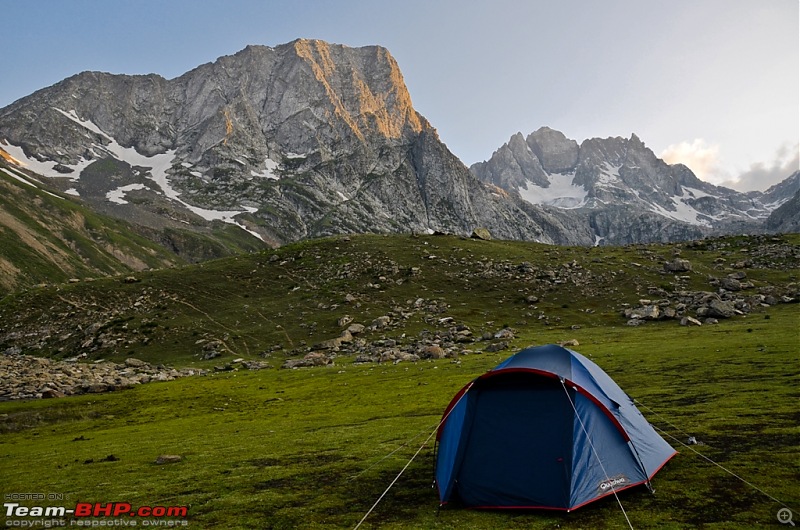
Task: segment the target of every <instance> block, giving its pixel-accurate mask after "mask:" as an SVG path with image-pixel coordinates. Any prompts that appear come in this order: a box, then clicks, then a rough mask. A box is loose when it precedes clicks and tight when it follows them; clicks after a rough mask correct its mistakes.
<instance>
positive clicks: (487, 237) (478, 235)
mask: <svg viewBox="0 0 800 530" xmlns="http://www.w3.org/2000/svg"><path fill="white" fill-rule="evenodd" d="M470 237H471V238H472V239H480V240H482V241H491V240H492V234H491V233H490V232H489V230H488V229H487V228H481V227H479V228H476V229H475V230H473V231H472V235H471V236H470Z"/></svg>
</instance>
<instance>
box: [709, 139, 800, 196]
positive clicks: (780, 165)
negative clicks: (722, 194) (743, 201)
mask: <svg viewBox="0 0 800 530" xmlns="http://www.w3.org/2000/svg"><path fill="white" fill-rule="evenodd" d="M798 169H800V144H795V145H791V144H784V145H782V146H781V147H780V148H779V149H778V150H777V151H776V152H775V157H774V158H773V160H772V161H771V162H767V163H764V162H758V163H755V164H751V165H750V169H748V170H747V171H745V172H744V173H742V174H740V175H739V176H738V177H735V178H733V179H730V180H728V181H725V182H723V183H722V185H723V186H727V187H729V188H734V189H737V190H739V191H753V190H760V191H763V190H766V189H767V188H769V187H770V186H773V185H775V184H777V183H779V182H780V181H782V180H784V179H785V178H786V177H788V176H789V175H791V174H792V173H794V172H795V171H798Z"/></svg>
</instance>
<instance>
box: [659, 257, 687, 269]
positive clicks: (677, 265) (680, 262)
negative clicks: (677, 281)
mask: <svg viewBox="0 0 800 530" xmlns="http://www.w3.org/2000/svg"><path fill="white" fill-rule="evenodd" d="M664 270H665V271H667V272H689V271H691V270H692V263H691V262H690V261H689V260H688V259H683V258H675V259H673V260H672V261H668V262H666V263H665V264H664Z"/></svg>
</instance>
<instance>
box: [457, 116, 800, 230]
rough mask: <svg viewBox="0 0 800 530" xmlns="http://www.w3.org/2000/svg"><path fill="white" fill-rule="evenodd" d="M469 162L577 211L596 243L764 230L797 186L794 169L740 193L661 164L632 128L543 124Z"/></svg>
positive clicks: (484, 176)
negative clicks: (764, 186) (627, 131)
mask: <svg viewBox="0 0 800 530" xmlns="http://www.w3.org/2000/svg"><path fill="white" fill-rule="evenodd" d="M470 170H471V171H472V173H473V174H474V175H475V176H476V177H478V178H479V179H480V180H481V181H483V182H485V183H488V184H494V185H496V186H498V187H500V188H502V189H504V190H505V191H506V192H508V193H509V194H510V195H513V196H517V197H520V198H521V199H523V200H525V201H527V202H529V203H531V204H536V205H547V206H551V207H554V208H558V209H560V210H561V211H564V212H569V214H570V215H571V216H572V217H573V218H574V219H582V220H583V222H584V223H585V224H587V225H588V226H590V227H591V230H592V232H593V236H594V243H603V244H625V243H634V242H641V241H675V240H688V239H695V238H699V237H703V236H706V235H710V234H724V233H735V232H758V231H763V230H764V229H765V221H766V219H767V217H769V215H770V213H771V212H772V211H773V210H774V209H775V208H777V207H778V206H779V205H780V204H782V203H784V202H786V201H787V200H789V198H790V197H791V196H792V194H794V193H795V192H796V191H797V190H798V189H800V179H798V177H797V174H795V175H793V176H791V177H789V178H788V179H786V180H785V181H784V182H782V183H781V184H778V185H777V186H773V187H772V188H770V189H769V190H767V191H766V192H763V193H760V192H751V193H748V194H744V193H739V192H736V191H734V190H730V189H727V188H723V187H719V186H714V185H712V184H709V183H707V182H703V181H701V180H700V179H698V178H697V177H696V176H695V175H694V173H692V172H691V170H689V168H687V167H686V166H684V165H682V164H676V165H669V164H667V163H666V162H664V161H663V160H661V159H659V158H658V157H657V156H656V155H655V154H654V153H653V152H652V151H651V150H650V149H648V148H647V147H646V146H645V144H644V143H643V142H642V141H641V140H640V139H639V138H638V137H637V136H636V135H635V134H634V135H632V136H631V137H630V138H627V139H626V138H620V137H617V138H606V139H600V138H592V139H589V140H586V141H584V142H583V143H581V144H580V145H579V144H578V143H577V142H576V141H575V140H571V139H569V138H567V137H566V136H565V135H564V134H563V133H561V132H559V131H555V130H553V129H550V128H547V127H544V128H541V129H539V130H537V131H536V132H534V133H532V134H530V135H529V136H528V137H527V138H525V137H523V135H522V134H521V133H517V134H515V135H514V136H512V137H511V139H510V140H509V141H508V143H506V144H505V145H503V146H502V147H501V148H500V149H498V150H497V151H496V152H495V153H494V154H493V155H492V157H491V158H490V159H489V160H488V161H485V162H480V163H477V164H474V165H473V166H472V167H471V168H470Z"/></svg>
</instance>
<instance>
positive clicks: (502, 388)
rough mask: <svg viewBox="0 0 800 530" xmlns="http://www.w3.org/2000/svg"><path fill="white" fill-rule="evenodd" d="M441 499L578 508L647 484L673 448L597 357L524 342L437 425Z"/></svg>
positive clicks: (494, 505)
mask: <svg viewBox="0 0 800 530" xmlns="http://www.w3.org/2000/svg"><path fill="white" fill-rule="evenodd" d="M437 442H438V452H437V456H436V477H435V478H436V485H437V487H438V490H439V499H440V502H441V503H442V504H445V503H447V502H449V501H451V500H454V499H459V500H460V501H461V503H462V504H464V505H465V506H468V507H474V508H542V509H555V510H566V511H570V510H574V509H576V508H578V507H580V506H583V505H584V504H587V503H589V502H592V501H595V500H598V499H600V498H603V497H605V496H607V495H611V494H613V493H614V492H617V491H620V490H622V489H627V488H630V487H633V486H637V485H640V484H645V483H646V484H648V485H649V482H650V479H651V478H652V477H653V475H655V474H656V472H658V470H659V469H661V467H662V466H663V465H664V464H666V462H667V461H668V460H669V459H670V458H672V457H673V456H674V455H675V454H676V451H675V450H674V449H673V448H672V447H671V446H670V445H669V444H668V443H667V442H665V441H664V439H663V438H661V436H659V435H658V433H656V431H655V430H654V429H653V427H652V426H651V425H650V424H649V423H648V422H647V420H646V419H645V418H644V416H642V414H641V413H640V412H639V410H638V409H637V408H636V406H635V405H634V404H633V400H632V399H631V398H630V397H628V395H627V394H625V392H623V391H622V389H620V387H619V386H618V385H617V384H616V383H615V382H614V381H613V380H612V379H611V377H609V376H608V374H606V373H605V372H604V371H603V370H602V369H601V368H600V367H599V366H597V365H596V364H595V363H593V362H592V361H590V360H589V359H587V358H586V357H584V356H583V355H581V354H579V353H577V352H574V351H572V350H569V349H566V348H562V347H560V346H556V345H552V344H551V345H547V346H539V347H534V348H527V349H525V350H522V351H520V352H519V353H517V354H516V355H514V356H512V357H510V358H509V359H507V360H505V361H504V362H502V363H500V364H499V365H498V366H496V367H495V368H493V369H492V370H490V371H488V372H487V373H485V374H483V375H481V376H480V377H478V378H476V379H475V380H473V381H471V382H470V383H468V384H467V385H466V386H465V387H464V388H462V389H461V391H460V392H458V393H457V394H456V396H455V397H454V398H453V400H452V401H451V402H450V404H449V406H448V407H447V409H446V410H445V413H444V415H443V419H442V422H441V424H440V425H439V430H438V433H437Z"/></svg>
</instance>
